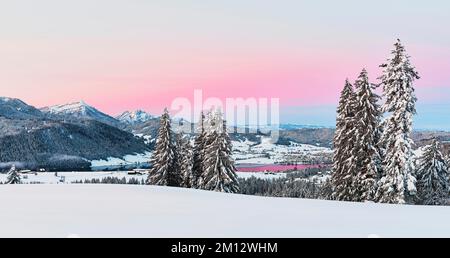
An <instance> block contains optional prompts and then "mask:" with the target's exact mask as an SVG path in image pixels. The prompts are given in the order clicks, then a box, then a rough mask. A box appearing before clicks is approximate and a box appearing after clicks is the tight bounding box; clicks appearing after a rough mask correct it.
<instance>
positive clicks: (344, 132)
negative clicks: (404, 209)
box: [331, 80, 356, 201]
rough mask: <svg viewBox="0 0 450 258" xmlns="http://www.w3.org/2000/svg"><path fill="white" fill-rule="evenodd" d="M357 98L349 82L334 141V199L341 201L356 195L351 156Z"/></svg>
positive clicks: (342, 102)
mask: <svg viewBox="0 0 450 258" xmlns="http://www.w3.org/2000/svg"><path fill="white" fill-rule="evenodd" d="M355 97H356V96H355V93H354V91H353V86H352V85H351V84H350V82H349V81H348V80H347V81H346V82H345V86H344V89H343V90H342V92H341V97H340V100H339V106H338V108H337V117H336V131H335V135H334V139H333V146H334V147H333V149H334V153H333V173H332V176H331V185H332V187H333V194H332V198H333V199H335V200H340V201H352V200H353V195H354V191H353V178H354V173H355V171H352V170H351V163H352V159H351V158H352V156H351V154H352V150H353V146H354V143H355V141H354V135H355V133H354V121H353V117H354V105H355Z"/></svg>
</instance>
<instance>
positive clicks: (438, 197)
mask: <svg viewBox="0 0 450 258" xmlns="http://www.w3.org/2000/svg"><path fill="white" fill-rule="evenodd" d="M416 176H417V193H418V197H419V200H420V203H421V204H425V205H443V204H446V203H447V202H448V200H449V197H450V196H449V190H450V182H449V179H450V178H449V166H448V163H447V161H446V160H445V158H444V156H443V155H442V153H441V150H440V144H439V142H438V141H437V140H436V139H434V140H433V142H432V143H431V145H428V146H426V147H425V148H424V151H423V154H422V156H421V157H419V160H418V168H417V172H416Z"/></svg>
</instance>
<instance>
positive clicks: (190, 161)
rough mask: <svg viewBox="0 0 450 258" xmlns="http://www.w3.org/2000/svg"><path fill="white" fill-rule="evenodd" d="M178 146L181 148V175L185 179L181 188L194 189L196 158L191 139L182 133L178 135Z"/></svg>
mask: <svg viewBox="0 0 450 258" xmlns="http://www.w3.org/2000/svg"><path fill="white" fill-rule="evenodd" d="M177 146H179V147H178V148H179V151H178V153H179V157H180V158H179V164H180V165H179V166H180V173H181V176H182V178H183V181H182V182H181V186H182V187H186V188H192V187H193V181H194V178H193V173H192V168H193V165H194V157H193V151H192V146H191V143H190V140H189V137H188V136H186V135H183V134H181V133H180V134H179V135H178V144H177Z"/></svg>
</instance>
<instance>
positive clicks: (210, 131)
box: [200, 111, 240, 193]
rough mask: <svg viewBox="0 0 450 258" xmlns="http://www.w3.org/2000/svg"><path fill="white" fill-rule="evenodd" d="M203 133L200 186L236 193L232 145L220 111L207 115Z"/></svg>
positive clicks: (236, 184)
mask: <svg viewBox="0 0 450 258" xmlns="http://www.w3.org/2000/svg"><path fill="white" fill-rule="evenodd" d="M206 121H207V125H208V126H207V129H206V135H205V161H204V164H203V165H204V166H203V175H202V179H201V184H200V185H201V188H202V189H205V190H211V191H218V192H227V193H238V192H239V191H240V190H239V182H238V179H237V175H236V168H235V166H234V160H233V158H232V156H231V155H232V145H231V140H230V136H229V135H228V131H227V127H226V122H225V121H224V120H223V115H222V113H221V112H220V111H216V112H215V113H213V112H210V113H209V115H208V119H207V120H206Z"/></svg>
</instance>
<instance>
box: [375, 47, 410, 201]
mask: <svg viewBox="0 0 450 258" xmlns="http://www.w3.org/2000/svg"><path fill="white" fill-rule="evenodd" d="M381 67H383V75H382V76H381V77H380V79H381V83H382V85H383V90H384V93H383V95H384V97H385V101H386V102H385V103H384V105H383V108H382V110H383V112H386V113H388V116H387V117H386V119H385V121H384V123H383V124H384V128H383V135H382V137H381V144H382V145H383V148H384V150H385V153H384V160H383V177H382V178H381V179H380V182H379V186H378V190H377V193H376V199H377V200H378V201H379V202H383V203H399V204H404V203H412V202H413V201H414V199H415V195H416V186H415V184H416V179H415V178H414V176H413V171H414V164H413V153H412V145H413V141H412V139H411V131H412V120H413V115H414V114H415V113H416V108H415V103H416V101H417V98H416V96H415V93H414V87H413V82H414V80H416V79H419V76H418V73H417V72H416V70H415V68H414V67H413V66H412V65H411V63H410V61H409V56H408V55H407V54H406V51H405V48H404V47H403V45H402V44H401V42H400V40H398V42H397V43H396V44H395V49H394V50H393V51H392V58H391V59H389V60H388V64H384V65H382V66H381Z"/></svg>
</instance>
